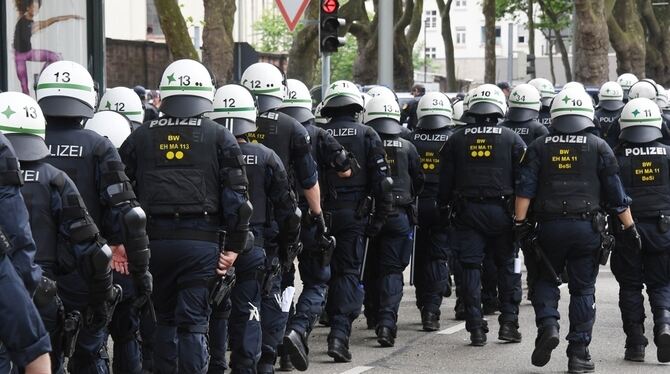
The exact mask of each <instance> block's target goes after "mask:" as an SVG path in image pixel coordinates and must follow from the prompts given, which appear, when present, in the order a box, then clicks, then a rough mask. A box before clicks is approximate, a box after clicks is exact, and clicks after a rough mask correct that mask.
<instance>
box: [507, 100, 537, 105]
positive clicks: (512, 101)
mask: <svg viewBox="0 0 670 374" xmlns="http://www.w3.org/2000/svg"><path fill="white" fill-rule="evenodd" d="M509 102H510V104H518V105H535V104H539V103H540V102H539V101H515V100H510V101H509Z"/></svg>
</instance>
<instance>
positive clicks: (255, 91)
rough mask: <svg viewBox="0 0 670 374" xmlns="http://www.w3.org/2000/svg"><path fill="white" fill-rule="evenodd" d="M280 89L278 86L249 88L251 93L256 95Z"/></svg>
mask: <svg viewBox="0 0 670 374" xmlns="http://www.w3.org/2000/svg"><path fill="white" fill-rule="evenodd" d="M281 90H282V89H281V88H280V87H274V88H263V89H258V90H253V89H252V90H251V92H252V93H254V94H256V95H261V94H266V93H273V92H278V91H281Z"/></svg>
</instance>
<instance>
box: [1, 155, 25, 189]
mask: <svg viewBox="0 0 670 374" xmlns="http://www.w3.org/2000/svg"><path fill="white" fill-rule="evenodd" d="M22 185H23V178H22V177H21V171H20V170H19V160H18V159H16V157H4V158H2V159H0V186H22Z"/></svg>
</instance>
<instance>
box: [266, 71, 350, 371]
mask: <svg viewBox="0 0 670 374" xmlns="http://www.w3.org/2000/svg"><path fill="white" fill-rule="evenodd" d="M286 82H287V89H288V94H287V96H286V98H285V99H284V102H283V104H282V106H281V108H280V109H279V111H280V112H283V113H286V114H288V115H290V116H291V117H293V118H295V119H296V120H298V121H299V122H300V123H301V124H302V125H303V126H305V129H306V130H307V133H308V134H309V137H310V139H311V140H312V148H311V153H312V157H313V158H314V160H315V161H316V163H317V165H318V168H319V175H320V177H321V178H320V181H319V184H320V185H321V186H323V187H324V189H327V188H330V186H329V184H328V183H327V181H326V180H325V179H324V178H323V175H324V174H325V172H326V171H327V170H333V171H335V172H336V173H337V175H338V177H340V178H349V177H351V163H350V159H349V157H348V155H347V153H346V151H345V150H344V148H343V147H342V146H341V145H340V143H338V142H337V140H335V138H333V137H332V136H331V135H329V134H328V133H327V132H326V130H324V129H323V128H321V127H317V126H316V125H315V123H314V122H315V116H314V114H312V111H311V110H310V108H311V107H310V105H311V97H310V94H309V90H308V89H307V87H306V86H305V85H304V84H303V83H302V82H300V81H298V80H295V79H288V80H287V81H286ZM298 197H299V199H298V201H299V204H298V206H299V207H300V209H301V210H302V211H305V212H306V211H307V210H308V204H307V201H306V200H305V198H304V195H303V193H302V190H301V189H298ZM321 227H326V228H327V225H325V224H320V223H318V224H315V223H314V222H312V221H310V220H303V226H302V231H301V235H300V240H301V242H302V244H303V246H304V248H303V252H302V253H301V254H300V255H299V256H298V259H299V261H300V263H299V267H298V269H299V271H300V279H301V280H302V283H303V289H302V293H301V294H300V297H299V298H298V301H297V303H296V305H295V313H294V314H293V315H292V316H291V317H290V319H289V322H288V324H287V328H286V334H285V335H284V342H283V346H284V349H285V350H286V351H287V352H288V353H289V357H290V361H291V363H292V364H293V365H294V366H295V367H296V368H297V369H298V370H301V371H304V370H307V368H308V367H309V358H308V353H309V347H308V345H307V341H308V338H309V334H310V333H311V332H312V328H313V327H314V324H315V322H316V321H317V319H318V318H319V316H320V315H321V313H322V312H323V307H324V305H325V296H326V289H327V288H328V281H329V280H330V258H331V257H332V255H333V251H334V249H335V241H334V240H333V239H332V237H331V236H329V234H328V233H327V232H321V231H320V229H321ZM285 276H286V274H285V275H283V276H282V277H283V278H284V277H285ZM287 278H288V277H287ZM283 280H284V281H286V279H283Z"/></svg>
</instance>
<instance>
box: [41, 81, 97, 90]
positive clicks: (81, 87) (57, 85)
mask: <svg viewBox="0 0 670 374" xmlns="http://www.w3.org/2000/svg"><path fill="white" fill-rule="evenodd" d="M47 88H67V89H72V90H80V91H87V92H90V91H93V87H90V86H85V85H83V84H75V83H40V84H38V85H37V89H38V90H43V89H47Z"/></svg>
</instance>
